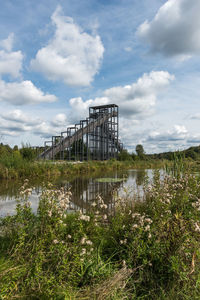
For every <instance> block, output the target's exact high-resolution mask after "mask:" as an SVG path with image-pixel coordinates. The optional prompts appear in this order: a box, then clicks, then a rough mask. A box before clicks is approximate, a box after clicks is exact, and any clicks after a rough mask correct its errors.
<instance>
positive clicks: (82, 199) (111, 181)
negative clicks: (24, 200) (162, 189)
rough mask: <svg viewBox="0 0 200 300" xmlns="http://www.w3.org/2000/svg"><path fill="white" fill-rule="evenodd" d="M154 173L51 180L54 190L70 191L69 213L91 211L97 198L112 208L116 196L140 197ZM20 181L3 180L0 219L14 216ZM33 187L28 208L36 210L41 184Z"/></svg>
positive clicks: (121, 173) (36, 183) (147, 171)
mask: <svg viewBox="0 0 200 300" xmlns="http://www.w3.org/2000/svg"><path fill="white" fill-rule="evenodd" d="M152 174H153V170H150V169H149V170H144V169H139V170H138V169H137V170H136V169H133V170H126V171H121V172H120V171H118V172H116V171H115V172H109V173H105V174H102V173H101V174H98V175H97V174H96V175H93V176H91V175H90V176H79V177H76V178H71V179H69V178H68V179H66V178H63V177H60V178H57V179H55V180H54V181H53V184H54V186H55V187H57V188H59V187H61V186H64V187H66V188H70V190H71V192H72V199H71V202H72V205H71V209H72V210H80V209H81V210H90V208H91V204H92V203H93V202H94V200H95V199H96V198H97V195H100V196H101V197H102V198H103V199H104V202H105V203H106V204H108V206H109V208H111V209H112V206H114V205H115V203H114V201H115V198H116V196H126V197H129V198H131V197H133V195H137V196H138V197H140V198H142V188H143V183H144V180H147V178H148V179H149V180H151V178H152ZM22 184H23V182H22V181H12V182H11V181H8V182H7V181H2V182H1V183H0V216H5V215H12V214H14V213H15V208H16V199H17V197H18V194H19V188H20V186H21V185H22ZM30 185H32V186H34V189H33V193H32V195H31V196H30V202H31V207H32V209H33V210H34V212H36V211H37V207H38V203H39V195H40V194H41V189H42V188H41V186H42V183H41V181H39V180H35V181H32V182H30Z"/></svg>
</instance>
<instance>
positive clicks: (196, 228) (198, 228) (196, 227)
mask: <svg viewBox="0 0 200 300" xmlns="http://www.w3.org/2000/svg"><path fill="white" fill-rule="evenodd" d="M194 225H195V229H194V230H195V231H197V232H200V227H199V225H198V224H197V223H194Z"/></svg>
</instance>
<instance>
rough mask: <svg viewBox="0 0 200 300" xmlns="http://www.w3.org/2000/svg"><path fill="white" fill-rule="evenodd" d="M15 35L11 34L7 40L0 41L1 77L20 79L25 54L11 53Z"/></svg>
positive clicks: (19, 52)
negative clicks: (7, 75) (4, 75)
mask: <svg viewBox="0 0 200 300" xmlns="http://www.w3.org/2000/svg"><path fill="white" fill-rule="evenodd" d="M13 39H14V35H13V34H12V33H11V34H10V35H9V36H8V38H7V39H5V40H1V41H0V48H2V49H1V50H0V76H1V75H3V74H9V75H11V76H12V77H14V78H17V77H20V75H21V74H20V72H21V70H22V61H23V54H22V52H21V51H11V50H12V46H13Z"/></svg>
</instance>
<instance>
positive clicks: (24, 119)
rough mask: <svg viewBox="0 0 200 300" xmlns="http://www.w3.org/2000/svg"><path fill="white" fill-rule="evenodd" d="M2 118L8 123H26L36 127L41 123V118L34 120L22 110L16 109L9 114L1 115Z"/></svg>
mask: <svg viewBox="0 0 200 300" xmlns="http://www.w3.org/2000/svg"><path fill="white" fill-rule="evenodd" d="M1 118H2V119H4V120H7V121H12V122H17V123H26V124H27V125H36V124H38V123H39V122H40V119H39V118H35V119H33V118H32V117H31V116H27V115H26V114H24V113H23V112H22V111H21V110H20V109H15V110H13V111H10V112H8V113H5V114H3V115H1Z"/></svg>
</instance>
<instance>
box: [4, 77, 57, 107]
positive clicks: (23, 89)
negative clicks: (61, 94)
mask: <svg viewBox="0 0 200 300" xmlns="http://www.w3.org/2000/svg"><path fill="white" fill-rule="evenodd" d="M56 100H57V98H56V96H54V95H51V94H45V93H44V92H42V91H41V90H40V89H39V88H37V87H36V86H35V85H34V84H33V83H32V82H31V81H29V80H25V81H22V82H8V83H7V82H5V81H3V80H0V101H5V102H9V103H12V104H15V105H23V104H37V103H40V102H54V101H56Z"/></svg>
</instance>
